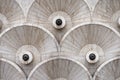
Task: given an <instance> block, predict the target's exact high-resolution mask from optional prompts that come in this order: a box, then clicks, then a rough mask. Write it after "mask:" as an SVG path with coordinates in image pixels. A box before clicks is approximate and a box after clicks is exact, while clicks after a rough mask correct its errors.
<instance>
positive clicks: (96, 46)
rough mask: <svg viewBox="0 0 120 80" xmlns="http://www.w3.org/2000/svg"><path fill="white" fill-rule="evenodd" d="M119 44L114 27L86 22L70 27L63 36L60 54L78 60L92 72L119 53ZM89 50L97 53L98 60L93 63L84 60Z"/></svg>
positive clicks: (118, 37) (119, 37)
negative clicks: (86, 23)
mask: <svg viewBox="0 0 120 80" xmlns="http://www.w3.org/2000/svg"><path fill="white" fill-rule="evenodd" d="M119 44H120V35H119V34H118V33H117V32H116V31H115V30H114V29H112V28H109V27H105V26H103V25H99V24H88V25H83V26H78V27H76V28H75V29H72V30H71V31H69V32H68V33H67V34H66V35H65V36H64V37H63V39H62V41H61V55H63V56H68V57H72V58H75V59H77V60H79V61H80V62H82V63H83V64H84V65H86V67H87V68H90V70H91V73H92V74H93V72H95V70H96V68H97V67H98V66H99V65H100V64H101V63H103V62H104V61H106V60H108V59H111V58H113V57H115V56H118V55H119V53H120V45H119ZM86 46H87V47H86ZM85 47H86V48H85ZM89 51H95V52H96V53H97V54H98V55H99V62H98V63H96V64H95V65H91V64H89V63H87V61H86V55H87V53H88V52H89Z"/></svg>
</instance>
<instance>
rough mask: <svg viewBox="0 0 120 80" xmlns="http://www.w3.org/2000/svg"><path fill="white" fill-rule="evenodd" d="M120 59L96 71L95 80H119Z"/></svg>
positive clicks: (112, 60) (115, 59)
mask: <svg viewBox="0 0 120 80" xmlns="http://www.w3.org/2000/svg"><path fill="white" fill-rule="evenodd" d="M119 79H120V57H117V58H114V59H111V60H109V61H107V62H105V63H103V64H102V65H101V66H100V67H99V68H98V69H97V71H96V73H95V76H94V80H119Z"/></svg>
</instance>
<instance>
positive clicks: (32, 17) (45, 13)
mask: <svg viewBox="0 0 120 80" xmlns="http://www.w3.org/2000/svg"><path fill="white" fill-rule="evenodd" d="M56 16H63V17H64V18H65V20H66V26H65V28H64V29H63V30H61V32H62V33H61V32H59V31H58V30H57V31H56V30H55V29H54V26H53V24H52V22H53V18H54V17H56ZM88 18H90V11H89V7H88V6H87V4H86V3H85V2H84V0H35V2H34V3H33V5H32V6H31V8H30V10H29V12H28V22H32V23H35V24H40V25H45V28H47V29H48V30H50V31H51V32H52V33H53V34H54V35H55V34H57V35H55V37H56V38H57V39H58V40H59V41H60V40H61V37H62V36H63V35H64V33H65V32H66V31H67V30H68V29H69V28H71V27H73V26H72V25H77V24H80V23H84V22H85V21H89V20H90V19H88Z"/></svg>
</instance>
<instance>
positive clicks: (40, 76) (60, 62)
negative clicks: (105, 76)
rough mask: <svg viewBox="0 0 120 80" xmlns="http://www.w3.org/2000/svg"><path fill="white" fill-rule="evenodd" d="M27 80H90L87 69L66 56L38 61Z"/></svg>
mask: <svg viewBox="0 0 120 80" xmlns="http://www.w3.org/2000/svg"><path fill="white" fill-rule="evenodd" d="M28 80H91V77H90V75H89V73H88V71H87V69H86V68H85V67H84V66H83V65H81V64H79V63H78V62H76V61H72V60H71V59H67V58H58V57H57V58H54V59H49V60H47V61H45V62H43V63H39V64H38V65H37V66H36V67H35V68H34V69H33V70H32V71H31V74H30V76H29V77H28Z"/></svg>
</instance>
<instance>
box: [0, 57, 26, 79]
mask: <svg viewBox="0 0 120 80" xmlns="http://www.w3.org/2000/svg"><path fill="white" fill-rule="evenodd" d="M0 80H26V76H25V74H24V73H23V71H22V70H21V69H20V68H19V67H18V66H17V65H16V64H14V63H13V62H11V61H9V60H6V59H2V58H0Z"/></svg>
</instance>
